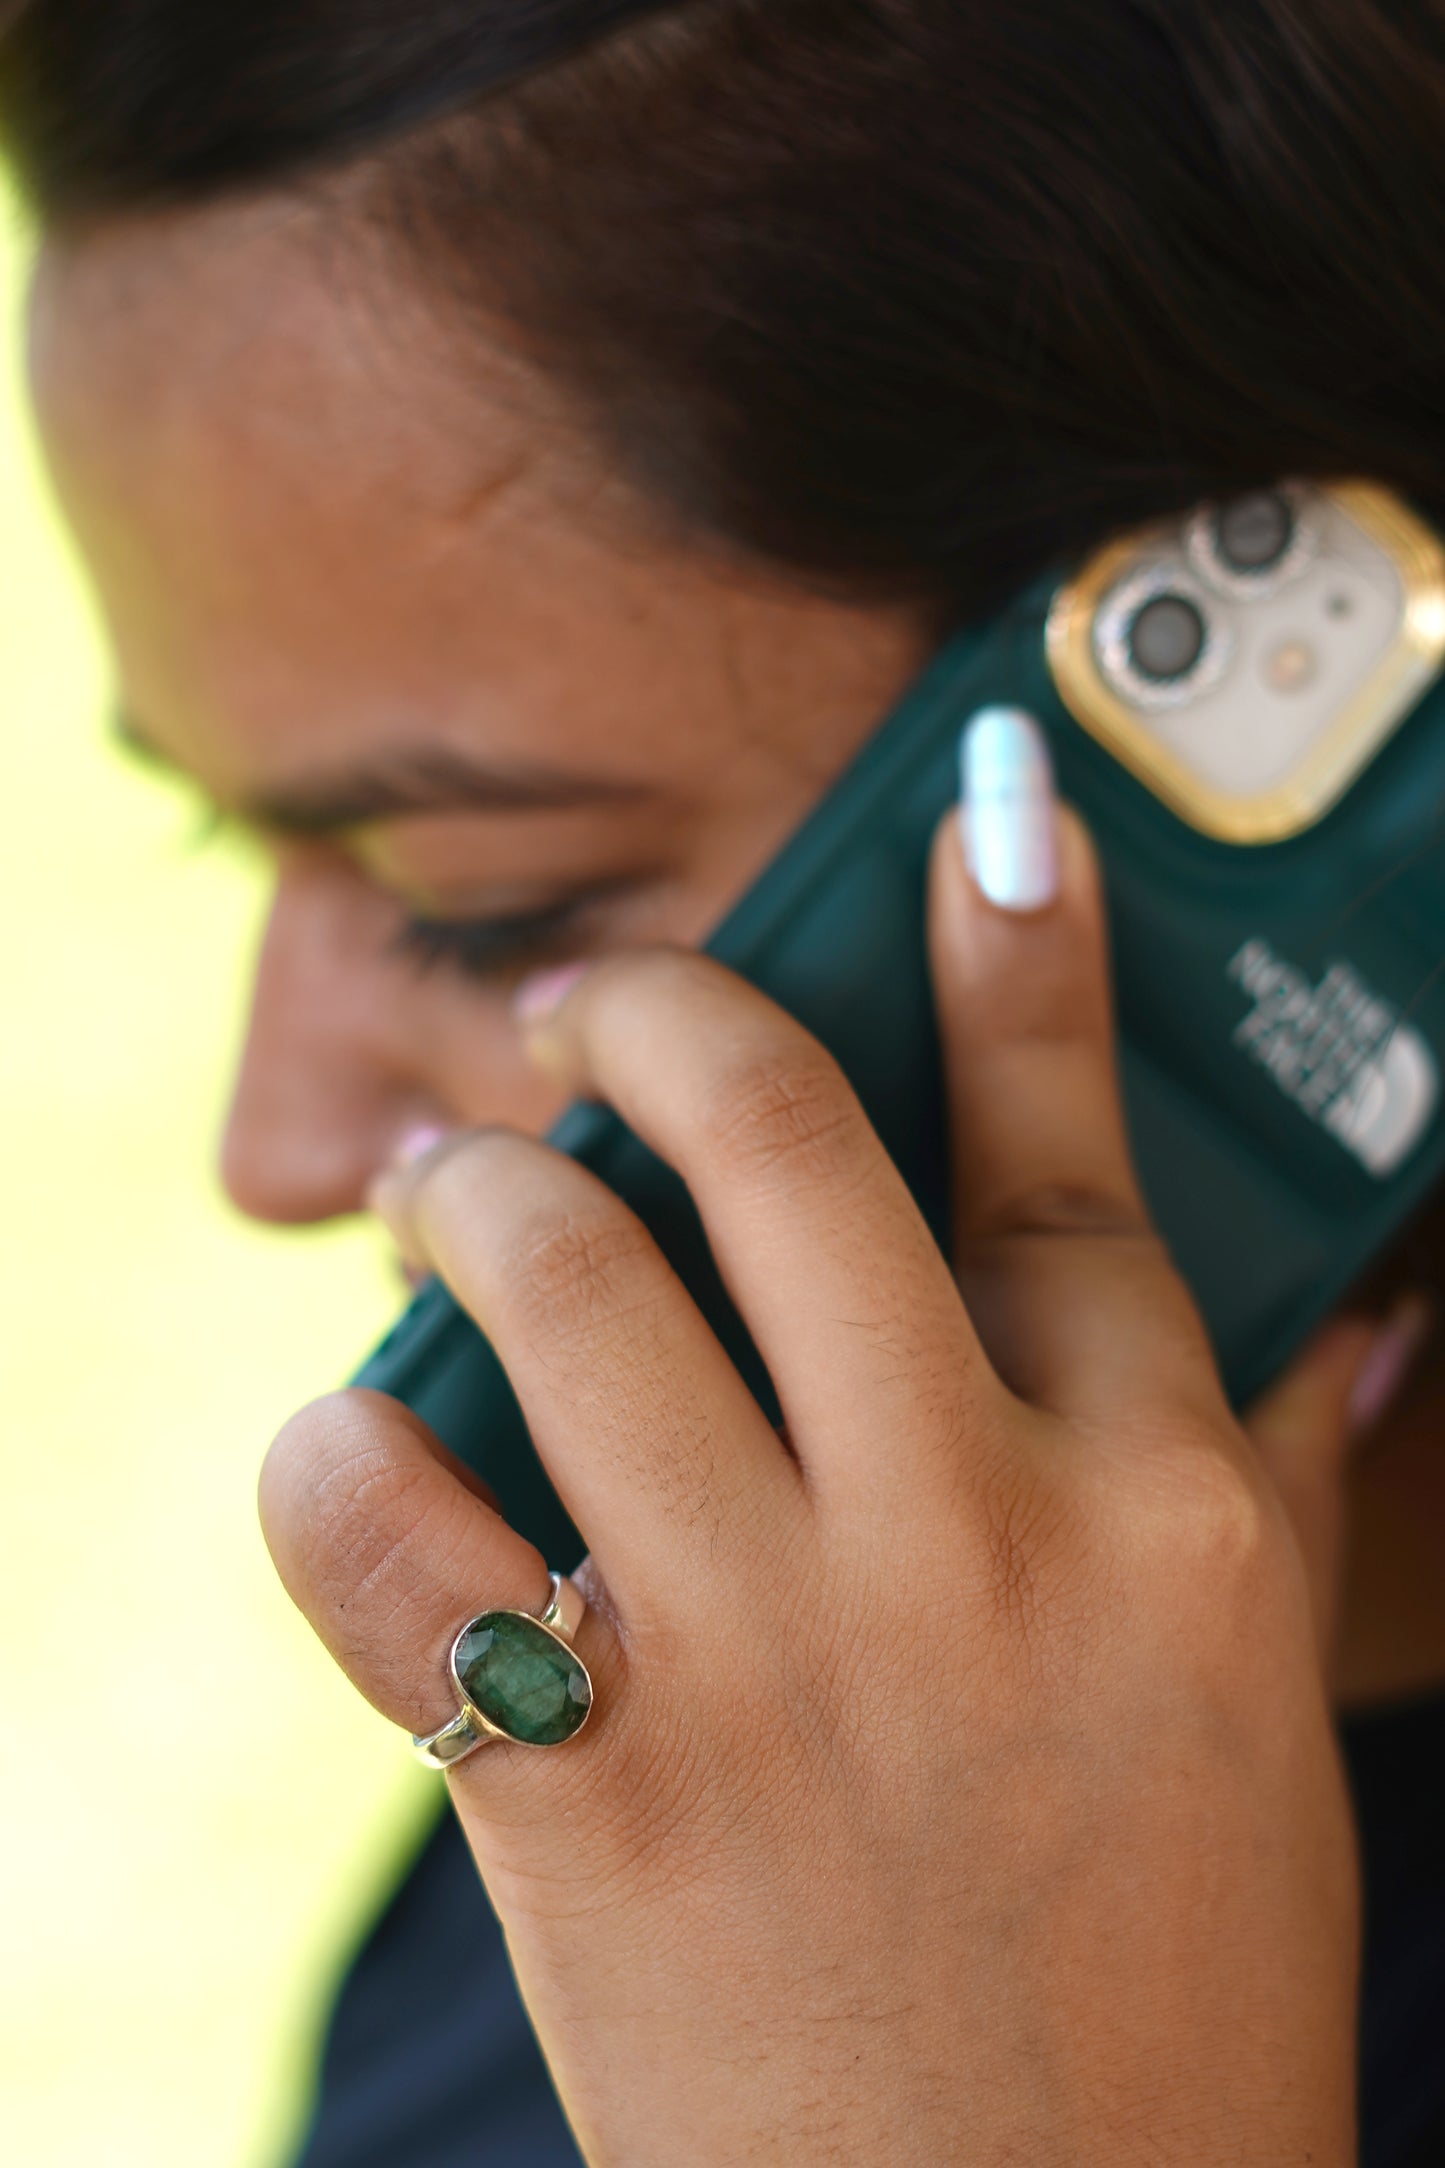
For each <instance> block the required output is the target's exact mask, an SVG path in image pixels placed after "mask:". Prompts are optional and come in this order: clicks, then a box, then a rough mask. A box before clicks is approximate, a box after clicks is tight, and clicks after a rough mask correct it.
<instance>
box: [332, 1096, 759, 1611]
mask: <svg viewBox="0 0 1445 2168" xmlns="http://www.w3.org/2000/svg"><path fill="white" fill-rule="evenodd" d="M372 1202H373V1204H374V1205H375V1207H376V1209H377V1210H378V1211H380V1212H381V1213H382V1214H383V1215H384V1216H385V1218H386V1219H387V1221H388V1223H389V1224H390V1226H391V1227H392V1229H393V1231H394V1232H395V1234H396V1236H397V1239H398V1241H399V1242H400V1243H401V1245H402V1248H403V1250H404V1252H405V1253H406V1254H407V1255H408V1256H409V1258H410V1259H411V1260H412V1262H414V1263H416V1264H419V1265H422V1266H424V1267H427V1268H429V1269H431V1270H433V1271H436V1272H438V1273H439V1274H440V1275H441V1277H442V1278H443V1280H445V1282H446V1284H447V1286H448V1287H449V1288H450V1289H451V1290H452V1292H453V1294H454V1295H455V1296H456V1298H457V1300H458V1301H459V1302H460V1303H461V1304H462V1305H463V1307H464V1308H465V1309H466V1310H467V1311H468V1312H469V1313H470V1315H471V1316H472V1317H474V1318H475V1319H476V1321H477V1323H478V1324H479V1325H480V1327H481V1329H482V1331H483V1332H484V1333H485V1334H486V1336H487V1338H488V1339H489V1340H490V1341H491V1343H492V1345H493V1347H494V1348H495V1349H496V1352H497V1355H498V1357H499V1359H500V1361H501V1363H502V1365H503V1367H504V1368H505V1370H506V1372H507V1375H508V1377H509V1379H510V1380H511V1383H512V1386H513V1389H514V1390H515V1392H516V1394H517V1398H518V1400H519V1401H520V1403H521V1406H522V1410H523V1413H524V1414H525V1416H526V1418H527V1424H528V1427H529V1429H530V1431H531V1434H532V1438H533V1441H534V1443H535V1445H536V1447H537V1451H538V1453H539V1454H540V1456H541V1458H542V1461H543V1463H544V1465H545V1467H546V1469H547V1472H548V1474H549V1475H550V1476H551V1478H552V1481H553V1483H554V1484H555V1486H556V1488H557V1491H558V1494H559V1495H560V1497H561V1499H562V1501H563V1504H564V1505H565V1506H566V1508H567V1510H568V1512H569V1513H570V1514H571V1516H572V1518H573V1520H574V1521H575V1522H576V1524H577V1526H578V1527H579V1528H580V1529H581V1531H582V1533H583V1536H584V1538H585V1540H586V1542H587V1545H588V1548H589V1550H590V1551H591V1553H592V1555H593V1556H594V1558H595V1559H596V1560H597V1562H598V1565H599V1567H600V1569H601V1571H602V1573H603V1576H604V1578H605V1579H606V1581H607V1585H608V1587H609V1588H610V1589H611V1591H612V1592H613V1595H614V1596H615V1598H616V1600H617V1602H618V1604H619V1606H620V1607H621V1609H622V1610H623V1612H624V1613H625V1614H627V1615H628V1616H629V1617H634V1618H635V1617H636V1616H638V1615H639V1613H640V1611H641V1610H642V1608H643V1607H646V1608H647V1610H648V1611H649V1612H655V1611H657V1610H658V1609H659V1608H662V1607H666V1606H668V1605H671V1604H675V1602H676V1600H677V1586H678V1583H679V1580H680V1579H681V1580H682V1581H684V1582H685V1581H686V1580H688V1579H689V1578H695V1577H696V1576H698V1575H703V1574H709V1575H711V1574H716V1573H717V1572H719V1571H721V1572H723V1573H725V1574H727V1575H728V1576H729V1577H730V1578H732V1579H734V1580H739V1579H740V1578H741V1577H742V1576H743V1575H744V1573H745V1572H751V1571H756V1570H759V1568H760V1567H762V1565H763V1562H764V1560H766V1559H767V1558H768V1557H769V1556H771V1555H772V1552H773V1550H774V1548H775V1547H776V1546H777V1545H778V1544H779V1543H781V1542H782V1541H784V1540H785V1539H786V1535H787V1532H788V1530H789V1528H790V1527H791V1525H792V1516H794V1515H796V1513H797V1512H798V1511H799V1510H800V1509H801V1498H800V1489H799V1482H798V1474H797V1469H796V1467H795V1466H794V1464H793V1463H792V1462H791V1461H790V1460H789V1458H788V1456H787V1454H786V1452H785V1451H784V1450H783V1448H782V1446H781V1444H780V1442H779V1440H778V1437H777V1435H776V1433H775V1431H774V1430H773V1428H772V1426H771V1424H769V1423H768V1422H767V1421H766V1419H765V1418H764V1416H763V1413H762V1410H761V1409H760V1408H759V1406H758V1404H757V1402H756V1400H755V1399H754V1398H753V1396H752V1394H751V1393H750V1392H749V1391H748V1389H747V1387H746V1386H745V1385H744V1383H743V1381H742V1379H741V1378H740V1377H739V1375H738V1372H737V1370H736V1369H735V1367H734V1365H733V1364H732V1362H731V1361H730V1360H729V1359H728V1357H727V1355H726V1354H725V1353H724V1351H723V1349H722V1348H721V1346H720V1345H719V1344H718V1341H717V1339H716V1337H715V1335H714V1334H713V1332H712V1330H711V1328H710V1327H709V1326H708V1324H707V1323H706V1321H705V1320H704V1318H703V1317H702V1316H701V1314H700V1312H699V1311H698V1309H697V1306H696V1304H695V1303H694V1302H693V1300H692V1298H691V1296H690V1295H689V1294H688V1292H687V1290H686V1288H684V1287H683V1285H682V1283H681V1281H680V1280H679V1279H678V1278H677V1275H676V1274H675V1273H674V1272H673V1270H672V1268H671V1266H670V1265H669V1264H668V1263H667V1261H666V1259H665V1258H664V1257H663V1256H662V1253H661V1252H660V1250H659V1249H658V1247H657V1245H656V1243H655V1242H654V1241H653V1239H652V1236H651V1235H650V1234H649V1233H648V1231H647V1229H646V1228H645V1227H644V1226H643V1225H642V1223H641V1221H640V1220H639V1219H638V1218H637V1217H636V1215H635V1214H634V1213H632V1212H631V1211H629V1209H628V1208H627V1206H626V1205H624V1204H623V1203H622V1202H621V1200H620V1199H619V1198H618V1197H617V1196H615V1195H614V1194H613V1192H612V1191H611V1190H609V1189H608V1188H607V1186H606V1185H605V1183H603V1182H601V1181H599V1180H598V1178H597V1177H596V1176H595V1175H594V1174H592V1173H590V1172H589V1171H588V1170H587V1169H586V1168H584V1167H581V1166H579V1165H578V1164H577V1163H576V1161H574V1160H571V1159H568V1158H567V1157H566V1156H565V1155H564V1154H562V1153H560V1152H557V1151H554V1150H552V1149H551V1148H550V1147H549V1146H547V1145H545V1144H542V1143H540V1142H538V1141H537V1140H536V1139H534V1138H530V1137H522V1136H519V1135H516V1134H515V1133H513V1132H511V1131H508V1130H499V1129H498V1130H480V1131H475V1132H472V1133H470V1134H466V1135H462V1136H458V1137H456V1138H454V1139H451V1140H449V1141H448V1142H447V1143H446V1144H445V1145H443V1146H441V1147H439V1148H438V1149H437V1150H435V1151H433V1152H432V1153H431V1154H429V1155H428V1156H427V1157H426V1158H424V1159H422V1160H419V1161H416V1162H414V1163H413V1164H412V1165H411V1166H410V1167H407V1168H405V1169H403V1170H400V1171H398V1172H394V1173H391V1174H388V1175H386V1176H384V1177H383V1178H382V1179H381V1181H379V1182H378V1183H377V1184H376V1185H375V1186H374V1188H373V1191H372Z"/></svg>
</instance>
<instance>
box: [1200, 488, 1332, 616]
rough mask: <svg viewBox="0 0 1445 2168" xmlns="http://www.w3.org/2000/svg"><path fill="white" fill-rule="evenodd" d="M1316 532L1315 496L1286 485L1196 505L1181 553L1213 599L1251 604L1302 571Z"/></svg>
mask: <svg viewBox="0 0 1445 2168" xmlns="http://www.w3.org/2000/svg"><path fill="white" fill-rule="evenodd" d="M1319 533H1320V502H1319V498H1318V496H1317V494H1316V493H1315V492H1314V491H1313V490H1310V489H1307V488H1305V487H1304V485H1303V484H1302V483H1298V482H1290V483H1283V484H1281V485H1280V486H1279V487H1278V488H1276V489H1251V490H1247V491H1246V492H1245V493H1244V495H1243V496H1239V497H1231V498H1229V499H1228V500H1227V502H1225V503H1223V504H1206V505H1203V506H1201V507H1200V509H1199V511H1198V512H1196V513H1195V515H1194V517H1193V518H1192V519H1191V520H1190V522H1189V526H1188V528H1187V530H1186V533H1185V549H1186V552H1187V555H1188V557H1189V561H1190V563H1191V565H1192V566H1193V568H1194V570H1195V571H1196V572H1197V573H1198V574H1199V576H1200V578H1201V579H1202V580H1203V581H1204V582H1205V583H1206V585H1207V586H1209V587H1211V588H1213V590H1214V592H1215V593H1216V594H1219V595H1228V596H1231V597H1232V598H1233V599H1235V600H1236V601H1239V602H1253V601H1258V600H1262V599H1263V598H1264V597H1265V596H1267V595H1272V594H1273V593H1274V591H1275V589H1276V588H1277V587H1282V586H1284V585H1285V583H1286V582H1287V581H1289V580H1292V579H1294V578H1295V576H1296V575H1297V574H1298V573H1300V572H1303V571H1304V569H1305V567H1306V565H1308V564H1309V563H1310V561H1311V560H1312V558H1313V557H1314V554H1315V547H1316V544H1317V542H1318V540H1319Z"/></svg>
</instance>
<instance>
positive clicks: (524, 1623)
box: [411, 1573, 592, 1769]
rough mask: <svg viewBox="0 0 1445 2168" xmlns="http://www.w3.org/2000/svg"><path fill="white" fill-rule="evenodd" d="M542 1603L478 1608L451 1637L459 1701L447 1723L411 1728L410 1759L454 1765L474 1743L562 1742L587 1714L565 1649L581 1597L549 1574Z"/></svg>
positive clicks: (585, 1697) (575, 1662)
mask: <svg viewBox="0 0 1445 2168" xmlns="http://www.w3.org/2000/svg"><path fill="white" fill-rule="evenodd" d="M551 1582H552V1588H551V1593H550V1595H549V1596H548V1598H547V1602H546V1605H545V1607H544V1608H543V1609H542V1610H541V1611H540V1612H535V1611H484V1612H482V1614H481V1615H480V1617H478V1618H474V1619H469V1620H468V1622H467V1624H466V1625H465V1626H464V1627H463V1628H462V1630H461V1632H460V1633H459V1634H458V1635H457V1638H456V1640H455V1641H454V1642H453V1643H452V1652H451V1657H450V1661H449V1666H448V1668H449V1670H450V1673H451V1680H452V1684H453V1686H454V1687H455V1688H456V1690H457V1693H458V1695H459V1696H460V1698H461V1704H462V1705H461V1707H460V1709H458V1711H457V1713H456V1715H455V1716H454V1717H453V1718H452V1720H451V1722H450V1723H449V1724H443V1726H442V1728H441V1730H440V1731H434V1732H431V1733H430V1734H426V1735H420V1734H415V1733H414V1734H413V1736H412V1742H411V1743H412V1746H413V1748H414V1749H415V1752H416V1757H417V1760H418V1761H420V1762H422V1763H424V1764H425V1766H426V1767H427V1768H428V1769H454V1768H455V1767H456V1765H457V1763H458V1762H459V1761H465V1759H466V1757H467V1755H468V1754H474V1753H475V1752H476V1750H477V1748H478V1747H479V1746H490V1745H491V1743H492V1742H493V1740H496V1739H510V1740H511V1741H512V1742H513V1744H514V1745H516V1746H536V1747H549V1746H563V1745H565V1743H566V1742H567V1740H569V1739H572V1738H575V1737H576V1735H577V1733H578V1732H579V1731H580V1730H581V1729H582V1726H583V1725H584V1724H585V1723H586V1721H587V1719H588V1717H589V1716H590V1715H591V1713H592V1679H591V1675H590V1674H589V1672H588V1670H587V1666H586V1665H585V1664H584V1663H583V1661H582V1659H581V1657H580V1656H579V1655H578V1654H577V1652H576V1650H575V1649H574V1648H573V1647H572V1637H573V1635H574V1634H575V1633H576V1631H577V1629H578V1627H579V1626H580V1625H581V1623H582V1620H583V1618H584V1617H585V1616H586V1612H587V1602H586V1598H585V1597H584V1596H583V1594H582V1591H581V1590H580V1589H579V1588H578V1587H577V1585H576V1583H575V1582H573V1581H570V1580H568V1579H567V1578H566V1576H565V1575H563V1574H560V1573H554V1574H552V1575H551Z"/></svg>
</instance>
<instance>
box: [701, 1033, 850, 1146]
mask: <svg viewBox="0 0 1445 2168" xmlns="http://www.w3.org/2000/svg"><path fill="white" fill-rule="evenodd" d="M700 1126H701V1129H702V1132H703V1136H704V1138H705V1140H706V1142H707V1144H708V1145H709V1146H710V1147H711V1149H712V1150H713V1151H715V1152H716V1153H717V1155H718V1156H719V1158H720V1159H721V1160H722V1161H723V1163H724V1164H725V1165H726V1166H728V1167H729V1168H731V1169H732V1170H734V1171H735V1172H736V1173H737V1174H738V1175H739V1176H741V1177H743V1178H746V1179H749V1180H758V1179H764V1180H767V1179H770V1178H772V1177H774V1176H776V1175H777V1174H779V1173H780V1172H786V1173H787V1174H788V1175H790V1176H792V1175H798V1174H801V1175H805V1176H806V1175H810V1174H811V1175H818V1174H824V1173H827V1174H834V1173H836V1171H837V1169H838V1166H839V1163H840V1161H841V1162H843V1163H845V1164H846V1162H847V1161H848V1160H849V1159H850V1158H853V1157H855V1156H856V1155H857V1154H858V1153H859V1152H860V1151H861V1150H862V1148H863V1147H864V1145H865V1143H866V1141H867V1139H868V1136H869V1130H868V1125H867V1118H866V1116H865V1115H864V1113H863V1110H862V1108H861V1106H860V1105H859V1103H858V1100H857V1098H856V1096H855V1094H854V1092H853V1088H852V1086H851V1085H850V1084H849V1083H848V1080H847V1078H846V1077H845V1076H844V1075H843V1072H842V1071H841V1069H839V1068H838V1066H837V1064H836V1063H835V1062H834V1061H833V1060H832V1059H831V1058H830V1057H829V1056H828V1055H827V1054H825V1053H824V1051H823V1049H822V1048H821V1047H818V1046H814V1045H811V1044H808V1043H802V1044H796V1045H793V1044H787V1043H778V1044H775V1045H772V1046H769V1047H766V1048H760V1049H754V1050H752V1051H750V1052H749V1053H748V1054H747V1056H746V1057H745V1058H743V1059H740V1060H738V1061H736V1062H735V1063H733V1064H732V1065H731V1066H730V1067H729V1068H728V1069H727V1071H726V1072H725V1073H724V1074H723V1075H722V1076H721V1077H720V1078H719V1079H718V1081H717V1084H716V1086H715V1088H714V1090H713V1092H712V1094H711V1096H710V1097H709V1098H708V1099H707V1101H706V1102H705V1103H704V1105H703V1107H702V1109H701V1115H700Z"/></svg>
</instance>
